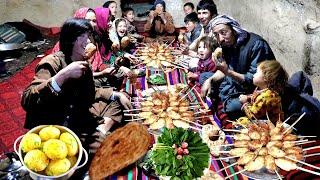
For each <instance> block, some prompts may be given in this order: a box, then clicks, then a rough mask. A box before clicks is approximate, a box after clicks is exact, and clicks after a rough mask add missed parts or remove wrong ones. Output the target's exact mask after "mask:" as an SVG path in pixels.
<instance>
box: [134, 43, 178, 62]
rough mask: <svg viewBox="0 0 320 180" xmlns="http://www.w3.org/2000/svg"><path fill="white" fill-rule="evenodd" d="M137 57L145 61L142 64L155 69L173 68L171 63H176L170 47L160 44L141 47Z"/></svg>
mask: <svg viewBox="0 0 320 180" xmlns="http://www.w3.org/2000/svg"><path fill="white" fill-rule="evenodd" d="M136 56H137V57H139V59H141V60H143V62H142V63H143V64H145V65H146V66H151V67H155V68H160V67H162V66H171V62H173V61H174V56H173V54H172V52H171V49H170V47H169V45H166V44H159V43H150V44H145V46H143V47H139V48H138V50H137V52H136Z"/></svg>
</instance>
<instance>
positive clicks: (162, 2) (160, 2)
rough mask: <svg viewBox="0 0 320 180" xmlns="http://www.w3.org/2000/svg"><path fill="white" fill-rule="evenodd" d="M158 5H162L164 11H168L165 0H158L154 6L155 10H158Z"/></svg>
mask: <svg viewBox="0 0 320 180" xmlns="http://www.w3.org/2000/svg"><path fill="white" fill-rule="evenodd" d="M157 4H161V5H162V6H163V11H166V3H165V2H164V1H163V0H156V1H155V2H154V4H153V9H156V6H157Z"/></svg>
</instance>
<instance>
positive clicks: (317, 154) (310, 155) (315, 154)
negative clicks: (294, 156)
mask: <svg viewBox="0 0 320 180" xmlns="http://www.w3.org/2000/svg"><path fill="white" fill-rule="evenodd" d="M319 155H320V153H313V154H306V155H304V156H303V157H305V158H307V157H312V156H319Z"/></svg>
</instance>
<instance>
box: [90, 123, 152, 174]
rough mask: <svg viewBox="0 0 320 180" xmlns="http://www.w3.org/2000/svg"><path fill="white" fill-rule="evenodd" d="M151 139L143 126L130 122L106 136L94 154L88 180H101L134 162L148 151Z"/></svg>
mask: <svg viewBox="0 0 320 180" xmlns="http://www.w3.org/2000/svg"><path fill="white" fill-rule="evenodd" d="M150 144H151V137H150V135H149V133H148V130H147V129H146V127H144V126H143V125H141V124H139V123H136V122H131V123H128V124H127V125H125V126H124V127H122V128H119V129H117V130H116V131H114V132H113V133H112V134H110V135H108V136H107V138H106V139H105V140H104V141H103V143H102V144H101V146H100V148H99V149H98V151H97V153H96V154H95V156H94V158H93V160H92V163H91V165H90V169H89V176H90V179H92V180H96V179H103V178H105V177H107V176H110V175H112V174H114V173H115V172H118V171H119V170H121V169H123V168H125V167H127V166H128V165H130V164H132V163H134V162H136V161H137V160H138V159H140V158H141V157H142V156H143V155H145V154H146V153H147V151H148V148H149V145H150Z"/></svg>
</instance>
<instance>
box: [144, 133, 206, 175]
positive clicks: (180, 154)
mask: <svg viewBox="0 0 320 180" xmlns="http://www.w3.org/2000/svg"><path fill="white" fill-rule="evenodd" d="M150 157H151V160H152V164H153V169H154V170H155V174H156V175H158V176H160V177H161V178H162V179H182V180H189V179H190V180H191V179H196V178H200V177H201V176H202V175H203V171H204V170H205V169H206V168H208V167H209V166H210V163H209V162H210V151H209V147H208V146H207V144H205V143H204V142H203V141H202V138H201V136H200V134H199V133H198V132H193V131H189V130H185V129H182V128H174V129H167V128H164V130H163V133H162V134H161V135H160V136H159V137H158V141H157V143H155V144H154V145H153V148H152V151H151V155H150Z"/></svg>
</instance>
